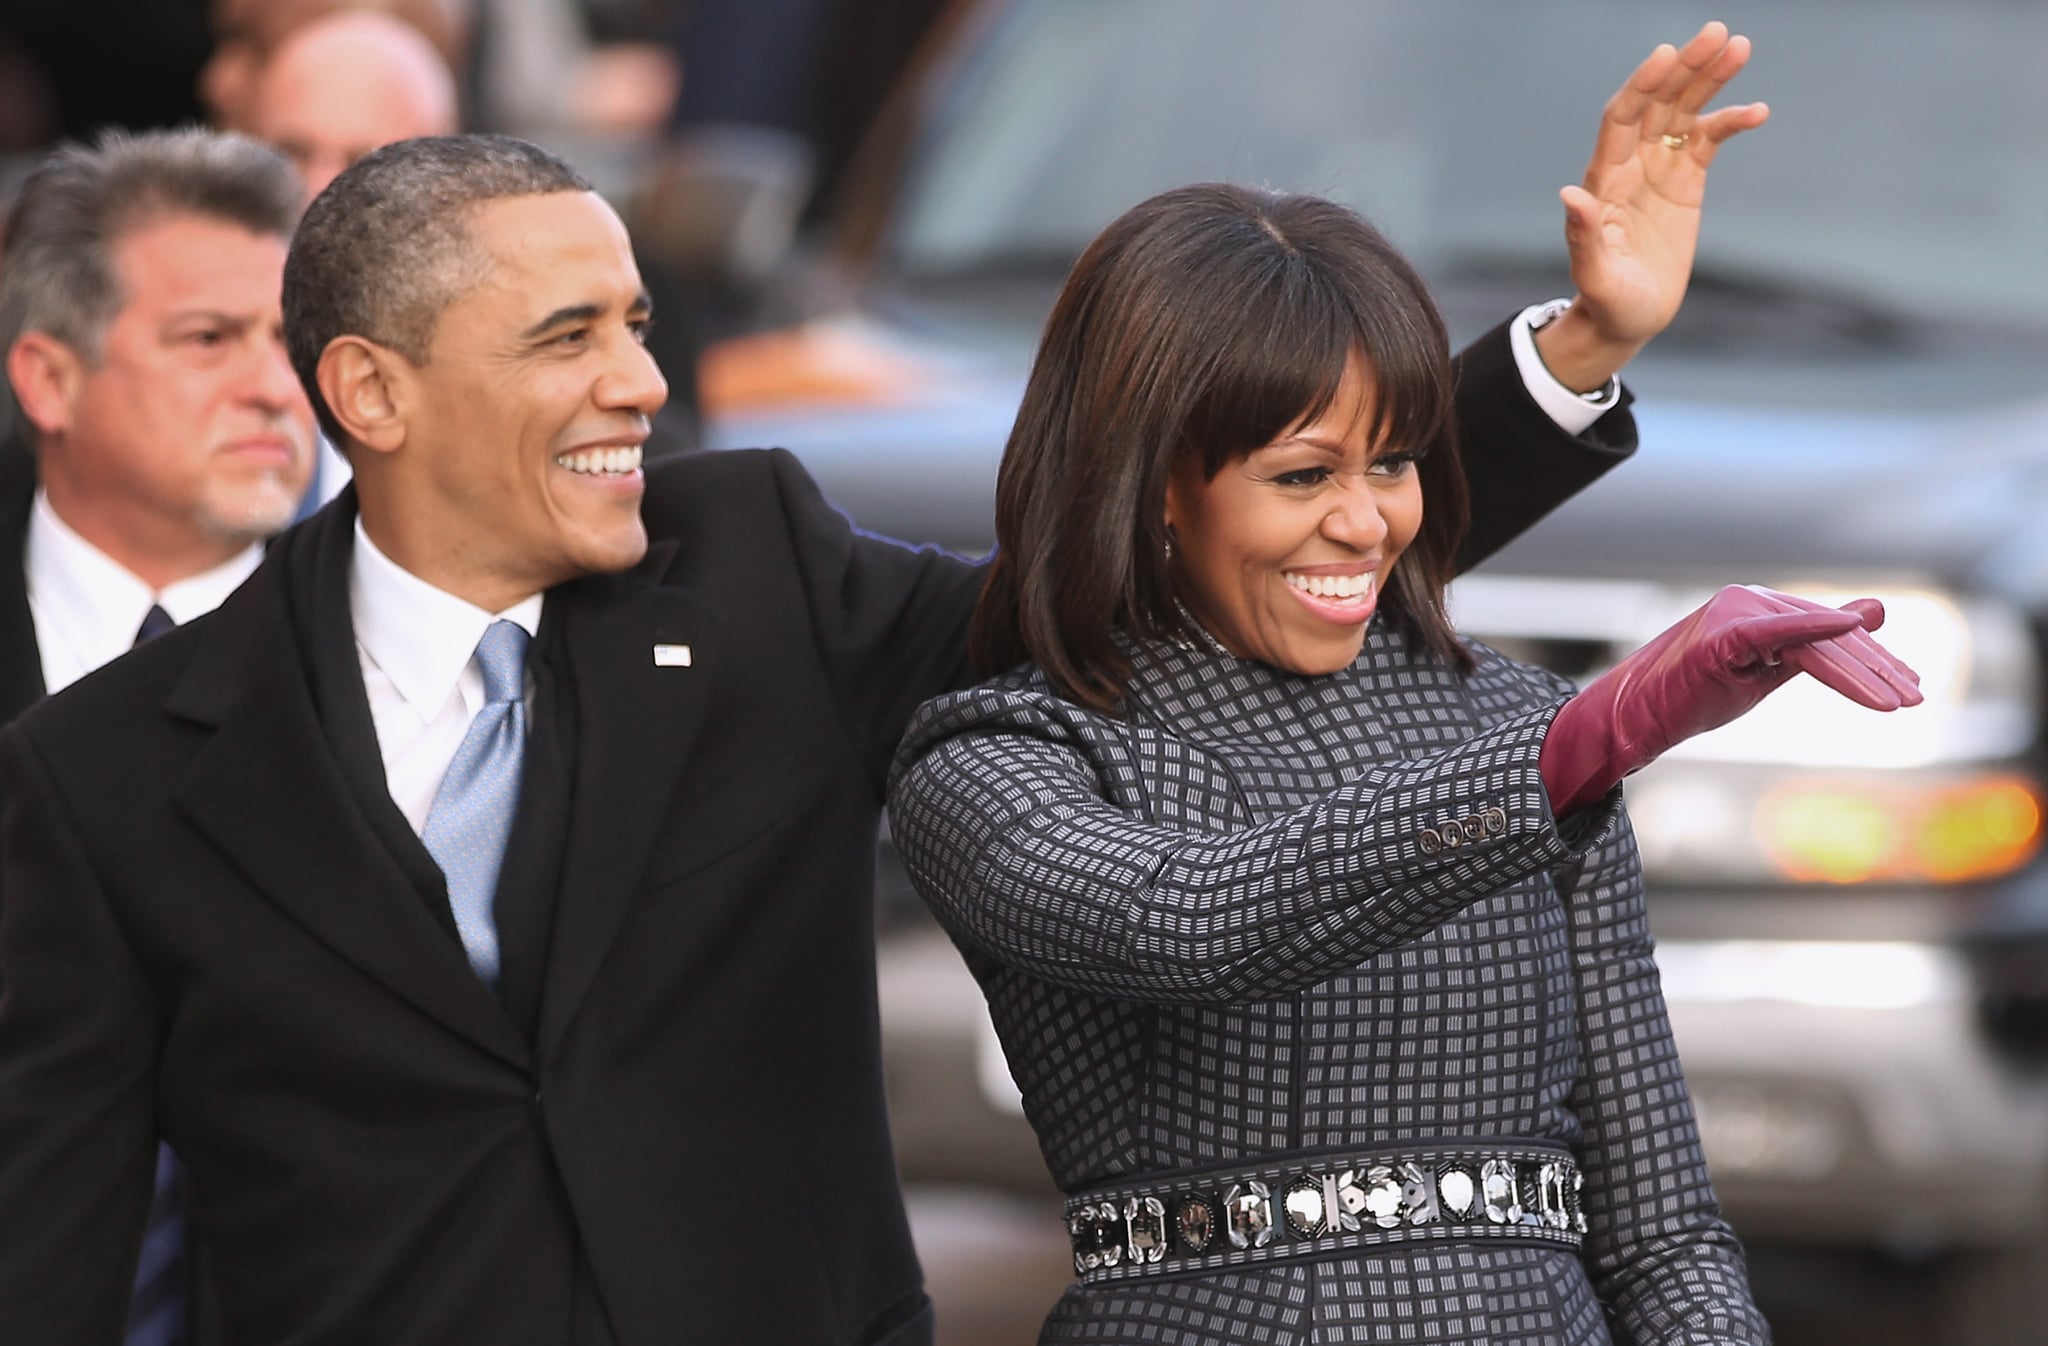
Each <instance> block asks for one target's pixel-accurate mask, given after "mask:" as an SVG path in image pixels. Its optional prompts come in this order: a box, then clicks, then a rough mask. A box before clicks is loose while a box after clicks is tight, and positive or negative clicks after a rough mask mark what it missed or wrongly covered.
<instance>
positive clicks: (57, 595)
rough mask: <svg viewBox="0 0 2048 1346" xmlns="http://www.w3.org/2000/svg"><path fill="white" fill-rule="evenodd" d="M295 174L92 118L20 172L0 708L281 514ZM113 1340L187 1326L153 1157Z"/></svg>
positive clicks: (136, 622) (5, 322) (180, 1332)
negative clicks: (124, 1331)
mask: <svg viewBox="0 0 2048 1346" xmlns="http://www.w3.org/2000/svg"><path fill="white" fill-rule="evenodd" d="M299 205H300V195H299V184H298V180H297V178H296V176H295V175H294V174H293V173H292V171H291V168H290V166H289V165H288V164H286V163H285V161H284V160H283V159H282V158H280V157H279V156H278V155H276V154H274V153H273V152H271V151H270V150H268V149H266V148H264V147H262V146H260V145H257V144H255V143H253V142H251V141H248V140H244V139H241V138H239V137H235V138H224V137H218V136H213V135H209V134H205V133H201V132H191V131H187V132H156V133H151V134H146V135H141V136H136V137H133V138H129V137H125V136H122V135H119V134H110V135H108V136H106V137H104V138H102V139H101V140H100V142H99V143H98V144H97V145H96V146H94V147H92V148H89V149H88V148H84V147H80V146H73V147H71V148H68V149H65V150H63V151H61V152H59V153H58V154H56V155H55V156H53V157H51V158H50V159H48V160H47V161H45V162H44V163H43V164H42V165H41V167H39V168H38V169H37V170H36V172H35V173H34V174H32V175H31V177H30V179H29V181H28V184H27V186H26V188H25V191H24V195H23V197H22V200H21V202H20V204H19V206H18V208H17V209H16V210H15V212H14V214H13V216H12V218H11V219H10V221H9V223H8V227H7V230H6V234H5V243H4V250H0V352H4V356H5V363H6V373H7V389H6V391H7V395H8V398H9V400H10V401H11V402H13V403H15V404H16V406H17V408H18V411H19V424H20V426H21V430H22V442H21V443H19V444H9V445H7V446H5V449H4V451H0V722H5V721H9V720H12V719H13V718H14V717H15V716H16V715H18V714H20V713H21V712H22V711H23V710H25V709H26V708H27V707H28V706H29V705H30V704H32V703H33V702H35V701H37V700H38V699H40V698H41V697H42V696H43V695H44V694H45V693H46V692H55V691H58V690H60V689H61V688H63V687H65V686H67V685H69V684H70V683H72V682H74V681H76V680H77V679H79V678H82V677H84V676H85V675H86V674H88V673H90V672H92V671H93V670H95V669H97V668H99V667H100V666H101V665H103V664H105V663H108V662H109V661H111V660H113V659H115V658H116V657H118V656H119V655H121V654H123V653H124V652H126V651H127V650H128V649H130V648H131V647H133V646H134V645H137V644H139V643H141V642H142V641H144V640H146V639H149V638H151V637H152V636H154V635H156V634H158V633H160V632H162V631H164V630H167V629H169V628H170V627H171V626H173V625H175V624H178V623H183V622H187V621H191V620H192V619H194V618H196V617H198V616H201V615H202V614H204V613H206V612H208V611H210V610H212V609H213V608H214V607H215V606H216V605H218V604H219V603H220V602H221V601H222V600H223V599H225V598H226V597H227V595H228V593H229V592H230V591H231V590H233V589H234V588H235V587H236V586H237V585H239V584H240V583H241V582H242V580H243V579H245V578H246V577H247V576H248V575H249V574H250V572H252V571H253V570H255V568H256V566H257V564H258V562H259V561H260V560H261V559H262V554H263V547H262V544H263V541H264V539H266V538H268V537H270V536H271V535H272V534H274V533H276V532H278V531H279V530H280V529H282V528H283V527H284V526H285V525H286V524H287V523H289V522H290V521H291V518H292V515H293V511H294V509H295V507H296V506H297V503H298V501H299V499H300V497H301V496H302V495H303V493H304V491H305V487H306V480H307V476H308V474H309V473H310V471H311V468H312V449H311V442H312V412H311V409H310V407H309V406H308V404H307V402H306V399H305V395H304V393H303V392H302V391H301V390H300V389H299V387H298V384H297V381H296V380H295V379H294V378H293V376H292V373H291V367H290V364H289V362H288V361H287V360H286V359H285V354H284V346H283V339H282V330H281V329H282V314H281V311H280V307H279V290H280V284H281V281H282V277H283V271H284V258H285V248H286V241H287V239H288V238H289V236H290V233H291V229H292V226H293V224H294V222H295V221H296V219H297V217H298V211H299ZM156 1182H157V1189H156V1195H155V1200H154V1203H153V1205H152V1207H151V1214H150V1219H149V1227H148V1232H147V1235H146V1237H145V1240H144V1243H143V1250H142V1253H141V1257H140V1260H139V1265H138V1268H137V1272H136V1294H135V1300H134V1307H133V1311H132V1316H131V1327H130V1331H129V1334H128V1337H127V1340H128V1341H129V1342H130V1343H131V1346H172V1344H173V1343H184V1342H186V1341H188V1340H190V1339H191V1338H190V1337H189V1336H188V1331H189V1329H190V1314H191V1312H192V1309H193V1296H192V1295H191V1293H190V1291H191V1286H192V1283H193V1280H192V1274H191V1259H190V1257H189V1248H188V1244H187V1240H186V1237H185V1231H184V1226H183V1221H182V1218H181V1214H180V1206H181V1179H180V1177H179V1174H178V1172H177V1170H176V1166H175V1164H174V1163H172V1162H171V1160H170V1158H169V1155H168V1153H165V1154H163V1155H160V1157H159V1165H158V1169H157V1174H156Z"/></svg>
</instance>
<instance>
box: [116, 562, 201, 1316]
mask: <svg viewBox="0 0 2048 1346" xmlns="http://www.w3.org/2000/svg"><path fill="white" fill-rule="evenodd" d="M176 625H177V623H176V622H174V621H172V620H171V614H170V613H168V612H165V611H164V610H163V608H162V607H160V606H158V605H156V604H154V603H152V604H151V605H150V608H149V611H148V613H146V614H145V615H144V616H143V618H142V626H141V628H140V629H139V630H137V631H136V633H135V643H136V644H137V645H140V644H142V642H144V641H145V640H153V639H155V638H156V637H158V636H160V635H162V634H163V633H164V632H166V631H168V630H170V629H171V628H172V627H174V626H176ZM189 1281H190V1275H189V1273H188V1272H187V1270H186V1259H185V1179H184V1174H183V1173H181V1172H180V1171H179V1169H178V1162H177V1160H176V1159H175V1158H173V1157H172V1155H171V1152H170V1150H169V1148H167V1147H165V1146H162V1145H159V1146H157V1151H156V1192H155V1195H153V1196H152V1197H151V1198H150V1201H149V1219H148V1221H147V1223H145V1224H144V1225H143V1228H142V1255H141V1256H140V1257H139V1258H138V1259H137V1260H136V1263H135V1297H134V1299H133V1300H132V1301H131V1303H130V1304H129V1307H128V1333H127V1336H126V1337H125V1338H124V1340H125V1341H126V1342H127V1346H182V1343H183V1342H184V1340H185V1322H186V1314H185V1298H186V1290H187V1287H188V1284H189Z"/></svg>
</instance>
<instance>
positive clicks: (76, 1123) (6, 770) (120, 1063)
mask: <svg viewBox="0 0 2048 1346" xmlns="http://www.w3.org/2000/svg"><path fill="white" fill-rule="evenodd" d="M0 792H4V793H0V797H4V798H5V799H6V801H7V805H6V813H5V822H4V828H5V830H4V833H0V1341H5V1342H38V1341H47V1342H55V1341H62V1342H67V1343H79V1346H91V1344H92V1343H106V1346H115V1343H117V1342H119V1341H120V1340H121V1334H122V1331H123V1325H124V1322H125V1317H126V1312H127V1305H128V1295H129V1287H130V1284H131V1282H132V1279H133V1277H134V1274H135V1262H136V1256H137V1252H138V1250H139V1246H140V1241H141V1236H142V1227H143V1221H144V1218H145V1216H146V1214H147V1211H148V1207H149V1199H150V1194H151V1187H152V1179H153V1175H154V1173H155V1167H156V1120H155V1114H154V1096H155V1078H156V1057H157V1042H158V1036H159V1033H160V1025H159V1022H158V1014H157V1010H156V1002H155V1000H154V998H153V997H152V996H151V995H150V993H149V989H148V984H147V981H146V978H145V976H144V973H143V970H142V968H141V966H140V964H139V963H138V962H137V960H136V958H135V955H134V953H133V951H132V950H131V949H130V947H129V945H128V942H127V940H126V939H125V938H124V937H123V935H122V933H121V931H120V929H119V926H118V924H117V922H116V920H115V917H114V914H113V912H112V911H111V909H110V908H109V906H108V904H107V901H106V898H105V895H104V894H103V892H102V891H101V889H100V885H99V882H98V880H97V878H96V877H95V875H94V873H93V869H92V865H91V863H90V862H89V861H88V859H87V858H86V855H85V850H84V847H83V844H82V843H81V840H80V837H79V834H78V831H77V829H76V827H75V825H74V824H73V822H72V820H71V818H70V816H69V814H68V811H67V810H66V808H65V807H64V805H63V803H62V801H61V800H60V798H59V796H58V792H57V789H56V786H55V784H54V783H53V782H52V780H51V778H50V775H49V772H48V770H47V768H46V767H45V766H44V764H43V761H42V760H41V758H40V757H39V756H38V755H37V753H36V750H35V749H34V747H33V746H32V745H31V744H30V742H29V740H28V739H27V737H26V736H25V735H24V734H23V733H22V731H21V729H20V727H19V726H16V727H14V728H10V729H8V730H7V731H6V732H5V733H4V734H0Z"/></svg>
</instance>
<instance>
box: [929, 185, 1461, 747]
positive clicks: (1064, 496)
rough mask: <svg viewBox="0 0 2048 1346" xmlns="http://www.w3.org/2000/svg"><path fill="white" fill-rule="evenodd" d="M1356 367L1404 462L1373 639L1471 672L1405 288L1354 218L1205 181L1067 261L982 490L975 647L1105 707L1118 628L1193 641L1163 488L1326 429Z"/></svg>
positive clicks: (1445, 385)
mask: <svg viewBox="0 0 2048 1346" xmlns="http://www.w3.org/2000/svg"><path fill="white" fill-rule="evenodd" d="M1353 353H1356V354H1357V355H1358V357H1359V358H1360V359H1361V360H1362V361H1363V362H1364V364H1365V367H1366V369H1367V371H1368V373H1369V375H1370V376H1371V379H1372V391H1373V401H1374V405H1373V419H1374V424H1373V425H1372V427H1371V430H1372V433H1373V440H1374V442H1375V443H1379V444H1384V445H1386V446H1387V447H1388V448H1390V449H1399V450H1407V451H1409V452H1413V453H1416V454H1418V455H1419V456H1420V459H1421V461H1420V467H1419V470H1420V473H1421V484H1422V491H1423V497H1424V499H1425V501H1426V502H1427V508H1426V509H1425V510H1424V513H1423V523H1422V529H1421V532H1420V533H1419V534H1418V535H1417V536H1416V538H1415V541H1414V542H1413V543H1412V544H1410V546H1409V547H1408V550H1407V551H1406V552H1405V553H1404V554H1403V555H1402V558H1401V561H1400V564H1399V565H1398V566H1396V567H1395V571H1394V578H1393V582H1392V583H1391V584H1390V585H1389V586H1388V589H1387V592H1386V594H1385V595H1384V596H1383V598H1382V600H1381V606H1380V611H1379V615H1378V618H1377V620H1380V621H1391V622H1393V623H1394V624H1395V625H1396V626H1397V627H1399V628H1400V629H1401V630H1402V631H1404V632H1405V633H1406V634H1407V635H1408V636H1409V637H1410V638H1411V639H1413V640H1415V641H1416V642H1418V643H1419V644H1421V645H1422V646H1424V647H1425V648H1428V649H1431V650H1434V651H1436V652H1437V653H1439V654H1441V655H1442V656H1444V657H1445V658H1447V659H1449V660H1450V661H1452V662H1453V663H1454V664H1456V665H1458V666H1460V667H1464V668H1469V667H1470V666H1471V664H1470V659H1469V656H1467V655H1466V654H1465V652H1464V650H1463V648H1462V647H1461V646H1460V645H1459V644H1458V640H1457V637H1456V635H1455V634H1454V633H1453V632H1452V630H1451V626H1450V621H1449V619H1448V618H1447V617H1446V616H1445V614H1444V606H1443V592H1444V585H1445V584H1446V583H1447V582H1448V581H1449V579H1450V578H1451V576H1452V574H1454V573H1455V566H1454V562H1453V558H1454V557H1455V555H1456V553H1457V548H1458V544H1459V542H1460V540H1461V539H1462V538H1463V535H1464V531H1465V522H1466V516H1467V504H1466V494H1465V479H1464V475H1463V474H1462V473H1461V472H1460V471H1459V468H1458V457H1457V445H1456V432H1455V424H1454V420H1453V414H1452V379H1451V364H1450V355H1449V341H1448V339H1447V338H1446V336H1445V334H1444V326H1443V319H1442V318H1441V317H1440V316H1439V315H1438V313H1437V311H1436V305H1435V304H1434V303H1433V302H1432V301H1431V300H1430V297H1429V292H1428V290H1427V289H1426V288H1425V287H1424V286H1423V283H1422V279H1421V277H1419V276H1417V275H1416V274H1415V271H1414V268H1412V267H1410V266H1409V265H1408V262H1407V261H1406V259H1404V258H1403V257H1402V256H1401V255H1400V253H1398V252H1397V251H1395V249H1394V247H1393V245H1392V244H1391V243H1389V242H1387V240H1386V238H1385V237H1384V236H1382V235H1381V234H1380V232H1379V231H1378V230H1377V229H1375V228H1373V227H1372V226H1371V225H1370V224H1368V223H1366V222H1365V221H1364V220H1363V219H1361V218H1360V217H1359V216H1358V215H1357V214H1356V213H1355V212H1353V211H1350V210H1347V209H1346V208H1344V207H1343V206H1340V205H1337V204H1335V203H1334V202H1330V201H1325V200H1322V199H1320V198H1318V197H1311V196H1293V195H1284V194H1279V193H1273V192H1265V191H1259V190H1256V189H1252V188H1245V187H1235V186H1228V185H1224V184H1219V183H1204V184H1199V185H1196V186H1192V187H1181V188H1177V189H1176V190H1174V191H1170V192H1164V193H1162V194H1160V195H1158V196H1155V197H1153V198H1152V199H1150V200H1149V201H1145V202H1143V203H1141V204H1140V205H1137V206H1134V207H1133V208H1132V209H1131V210H1129V211H1127V212H1126V213H1125V214H1124V215H1123V216H1121V217H1120V218H1119V219H1117V220H1116V221H1115V222H1114V223H1113V224H1111V225H1110V226H1109V227H1108V228H1107V229H1105V230H1103V231H1102V233H1101V234H1100V235H1099V236H1098V237H1097V238H1096V239H1095V241H1094V242H1093V243H1091V244H1090V245H1089V246H1088V250H1087V251H1086V252H1084V253H1083V254H1082V255H1081V259H1080V261H1078V262H1076V263H1075V264H1074V269H1073V272H1072V273H1071V274H1070V275H1069V276H1068V277H1067V283H1066V286H1065V287H1064V288H1063V289H1062V290H1061V291H1060V296H1059V300H1058V302H1057V303H1055V304H1054V306H1053V311H1052V316H1051V317H1050V318H1049V319H1047V321H1046V329H1045V337H1044V339H1043V341H1042V342H1041V343H1040V345H1039V348H1038V358H1037V361H1036V362H1035V363H1034V364H1033V366H1032V370H1031V380H1030V382H1029V384H1028V385H1027V386H1026V387H1025V390H1024V400H1023V405H1022V406H1021V407H1020V408H1019V409H1018V412H1017V423H1016V425H1015V427H1014V428H1013V429H1012V430H1011V431H1010V441H1009V444H1008V446H1007V447H1006V448H1005V449H1004V451H1003V463H1002V468H1001V471H1000V473H999V474H998V476H997V480H996V555H995V562H994V565H993V567H992V568H991V570H990V572H989V577H988V582H987V587H986V588H985V589H984V591H983V593H982V598H981V604H980V606H979V607H978V608H977V609H976V610H975V614H974V626H973V630H972V634H971V637H970V640H971V646H972V653H973V656H974V658H975V661H976V662H977V664H979V666H980V667H981V669H982V670H983V671H984V672H991V673H992V672H997V671H1000V670H1003V669H1006V668H1010V667H1012V666H1014V665H1016V664H1019V663H1022V662H1024V661H1026V660H1029V661H1032V662H1035V663H1036V664H1037V665H1038V666H1039V667H1040V668H1041V669H1043V670H1044V672H1045V675H1046V677H1047V678H1048V679H1049V680H1050V681H1051V683H1052V685H1053V686H1054V687H1055V688H1057V689H1058V690H1059V691H1060V693H1061V694H1062V695H1064V696H1066V697H1068V698H1070V699H1072V700H1074V701H1077V702H1080V703H1081V704H1083V705H1086V706H1090V707H1092V708H1094V709H1097V710H1103V711H1114V710H1116V709H1117V708H1118V707H1119V706H1120V704H1121V702H1122V700H1123V696H1124V690H1125V685H1126V683H1127V682H1128V680H1129V677H1130V672H1131V668H1130V660H1129V658H1128V656H1127V655H1126V654H1125V653H1124V651H1123V650H1122V649H1120V648H1119V646H1118V644H1117V641H1116V633H1117V631H1119V630H1123V631H1126V632H1128V633H1130V634H1131V635H1133V636H1135V637H1138V638H1140V639H1149V640H1185V639H1189V638H1192V637H1194V635H1195V631H1194V628H1193V620H1192V618H1190V617H1189V616H1188V615H1187V613H1186V612H1185V611H1184V610H1183V609H1182V608H1181V607H1180V605H1179V604H1177V603H1176V602H1175V601H1174V593H1173V585H1172V579H1171V575H1170V571H1169V567H1168V562H1167V554H1166V542H1167V536H1166V485H1167V481H1168V480H1169V478H1170V477H1171V476H1172V475H1173V474H1174V472H1176V471H1177V470H1184V469H1192V468H1193V467H1194V466H1195V465H1197V464H1199V466H1200V470H1201V472H1202V474H1203V477H1204V479H1205V480H1206V479H1209V478H1213V477H1214V476H1215V475H1216V474H1217V473H1218V472H1219V471H1221V470H1222V469H1223V467H1224V465H1225V464H1227V463H1229V462H1231V461H1233V460H1235V459H1239V458H1242V457H1244V456H1245V455H1247V454H1249V453H1251V452H1252V451H1253V450H1254V449H1258V448H1261V447H1263V446H1265V445H1267V444H1270V443H1272V442H1273V441H1274V440H1276V439H1278V438H1280V437H1281V435H1282V434H1283V433H1284V432H1286V431H1287V430H1290V429H1292V428H1294V427H1296V426H1299V425H1303V424H1306V423H1307V422H1309V421H1312V420H1314V419H1315V418H1316V417H1318V416H1320V415H1321V414H1322V413H1323V412H1324V411H1325V410H1326V409H1327V408H1328V407H1329V406H1330V404H1331V402H1332V401H1333V400H1334V398H1335V397H1336V394H1337V386H1338V383H1339V381H1340V379H1341V378H1342V376H1343V373H1344V367H1345V363H1346V361H1347V359H1348V358H1349V357H1350V356H1351V355H1352V354H1353Z"/></svg>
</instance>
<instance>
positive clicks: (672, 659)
mask: <svg viewBox="0 0 2048 1346" xmlns="http://www.w3.org/2000/svg"><path fill="white" fill-rule="evenodd" d="M654 666H655V667H656V668H688V667H689V666H690V647H689V646H688V645H656V646H655V647H654Z"/></svg>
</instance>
